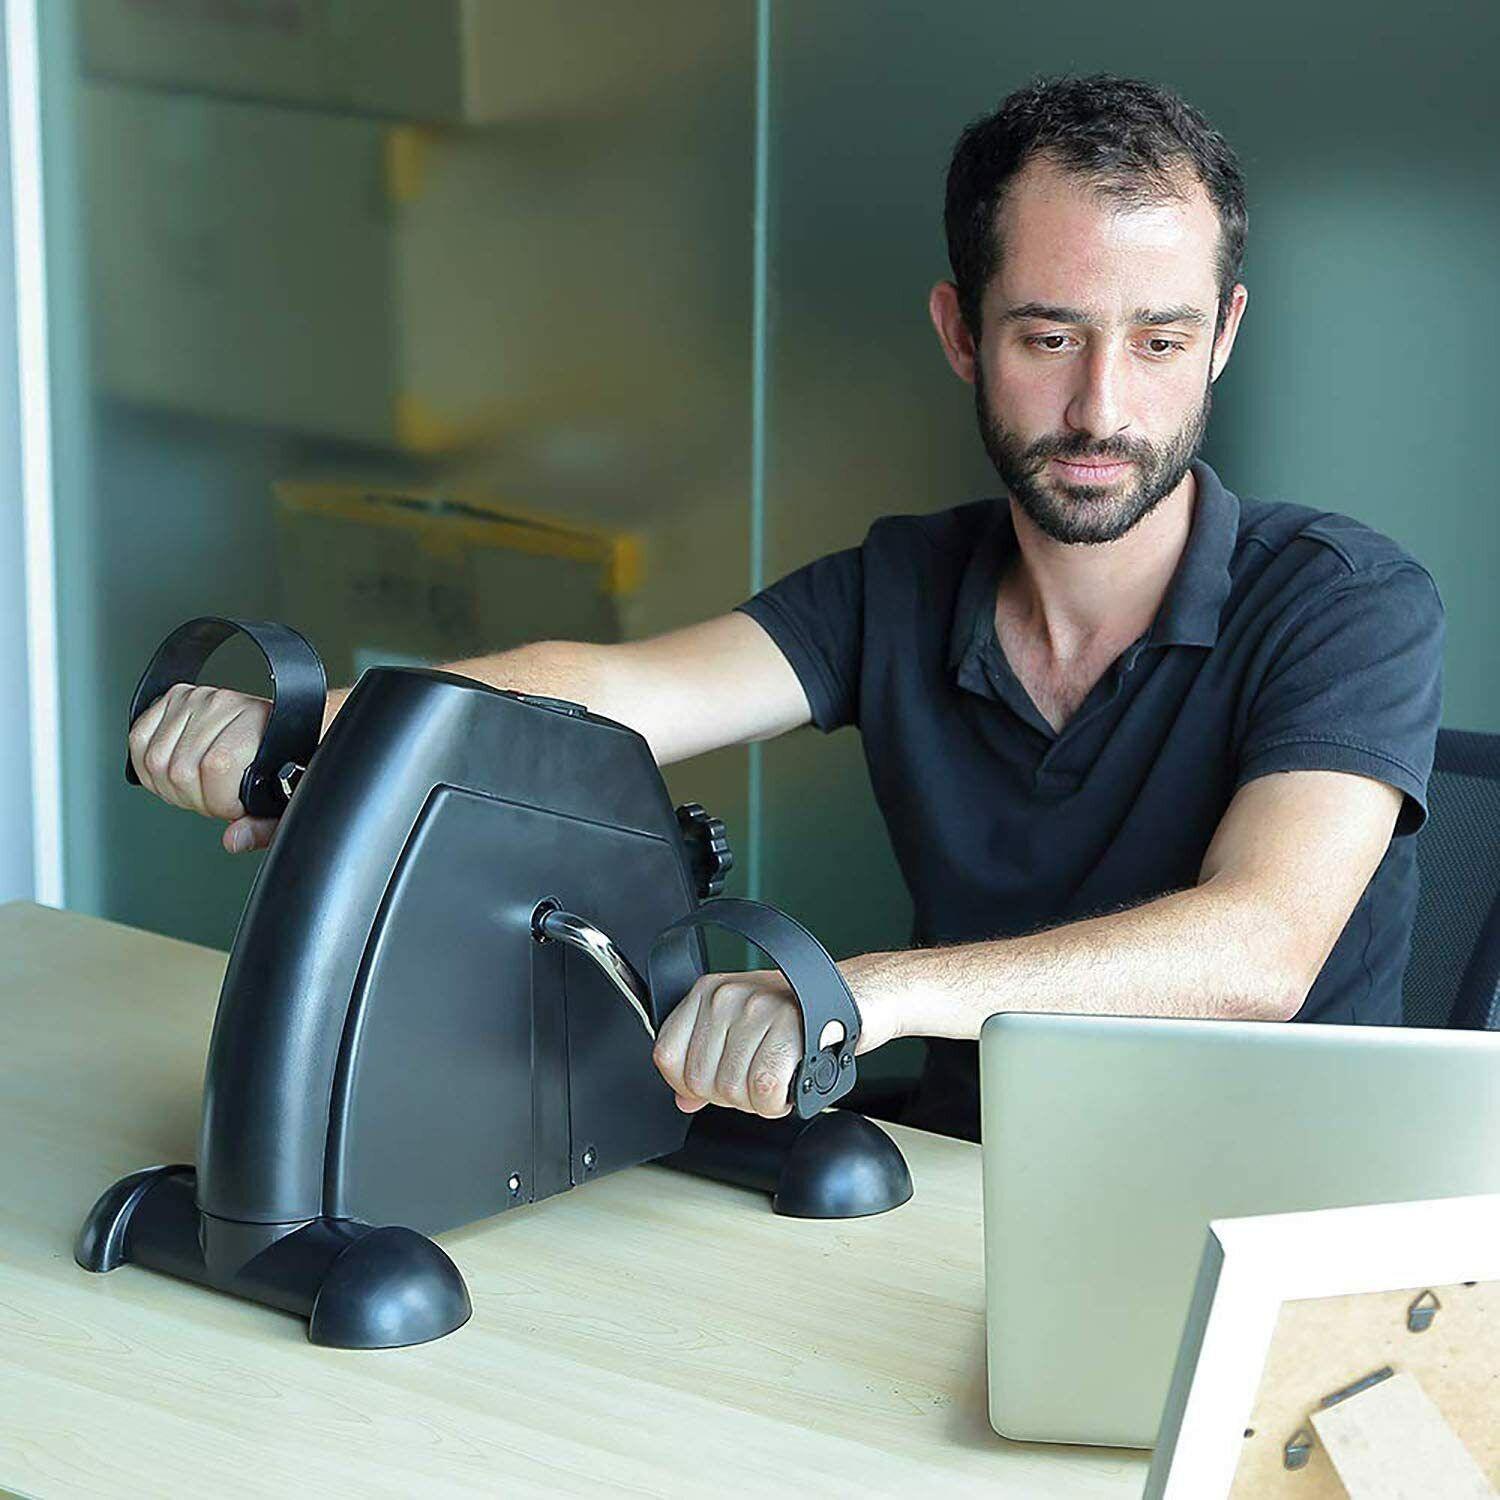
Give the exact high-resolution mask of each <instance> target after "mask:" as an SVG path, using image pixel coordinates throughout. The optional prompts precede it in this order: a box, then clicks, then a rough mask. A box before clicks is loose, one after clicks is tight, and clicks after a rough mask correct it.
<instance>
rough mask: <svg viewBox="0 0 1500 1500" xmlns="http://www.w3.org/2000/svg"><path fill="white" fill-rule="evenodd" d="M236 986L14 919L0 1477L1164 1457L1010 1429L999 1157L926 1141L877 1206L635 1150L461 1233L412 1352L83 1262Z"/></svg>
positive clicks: (649, 1491)
mask: <svg viewBox="0 0 1500 1500" xmlns="http://www.w3.org/2000/svg"><path fill="white" fill-rule="evenodd" d="M223 971H224V955H223V954H222V953H219V952H216V951H214V950H212V949H208V948H199V947H195V946H193V945H191V944H187V943H180V942H176V941H173V940H171V939H167V938H163V937H159V936H156V935H154V934H150V933H146V932H139V931H136V930H134V929H132V928H128V927H122V926H118V925H116V924H114V923H109V922H102V921H99V920H98V919H96V918H92V917H84V916H79V915H77V914H75V913H70V912H60V911H55V910H52V909H50V908H47V907H40V906H33V905H31V904H29V903H23V902H13V903H10V904H9V905H5V906H0V1047H3V1049H4V1050H3V1053H0V1491H4V1490H6V1489H9V1490H11V1491H14V1492H16V1493H18V1494H20V1495H23V1496H28V1497H37V1500H53V1497H60V1496H88V1497H91V1500H92V1497H97V1496H101V1495H109V1496H111V1497H124V1496H152V1497H160V1496H185V1495H199V1494H204V1495H212V1496H214V1497H215V1500H221V1497H229V1496H240V1495H253V1496H266V1495H289V1494H293V1493H307V1494H344V1493H348V1494H356V1493H358V1494H360V1495H391V1496H396V1495H400V1496H418V1495H419V1496H422V1497H429V1496H441V1495H501V1494H503V1495H516V1494H547V1495H581V1494H601V1493H606V1494H626V1495H650V1496H657V1495H689V1494H692V1495H717V1494H731V1493H732V1494H741V1495H747V1494H768V1495H769V1494H773V1493H774V1494H778V1495H785V1494H787V1493H788V1492H789V1491H791V1489H792V1487H793V1486H798V1487H801V1488H802V1489H803V1490H804V1492H805V1493H808V1494H811V1495H844V1494H849V1495H853V1494H861V1495H876V1494H889V1495H896V1494H900V1495H904V1496H929V1495H942V1496H945V1497H946V1496H958V1495H981V1494H982V1495H985V1496H986V1497H989V1500H998V1497H1015V1500H1046V1497H1052V1496H1058V1497H1074V1496H1077V1497H1085V1496H1087V1497H1094V1496H1125V1495H1129V1496H1136V1495H1139V1493H1140V1490H1141V1486H1142V1484H1143V1483H1144V1479H1145V1469H1146V1460H1145V1457H1144V1456H1143V1455H1140V1454H1133V1453H1126V1452H1119V1451H1114V1450H1106V1449H1087V1448H1055V1447H1047V1446H1044V1445H1027V1444H1016V1443H1007V1442H1005V1441H1003V1440H1002V1439H1000V1438H998V1437H997V1436H996V1435H995V1434H994V1432H992V1431H991V1429H990V1427H989V1425H988V1422H987V1420H986V1416H985V1375H984V1326H983V1306H984V1288H983V1277H982V1272H981V1255H980V1177H979V1153H978V1149H977V1148H976V1147H974V1146H971V1145H969V1144H967V1143H965V1142H958V1141H949V1140H945V1139H943V1138H941V1137H938V1136H932V1135H927V1134H925V1133H922V1132H918V1131H910V1130H901V1129H893V1131H892V1133H893V1134H894V1135H895V1136H896V1137H897V1139H898V1140H899V1141H900V1143H901V1145H902V1147H903V1149H904V1150H905V1151H906V1154H907V1159H908V1160H909V1162H910V1163H911V1169H912V1175H913V1177H914V1178H915V1181H916V1196H915V1197H914V1198H913V1200H912V1201H911V1202H910V1203H908V1204H906V1205H905V1206H903V1207H902V1208H899V1209H897V1210H895V1211H894V1212H892V1213H889V1214H883V1215H880V1216H878V1217H875V1218H871V1219H857V1220H850V1221H842V1222H837V1223H815V1222H809V1221H799V1220H796V1219H783V1218H779V1217H777V1216H776V1215H774V1214H773V1213H772V1212H771V1211H770V1208H769V1205H768V1204H767V1202H766V1200H765V1199H764V1198H763V1197H762V1196H760V1195H757V1194H755V1193H751V1192H747V1191H743V1190H741V1189H737V1188H731V1187H727V1186H724V1185H721V1184H717V1183H711V1182H706V1181H702V1180H699V1179H696V1178H691V1177H686V1176H683V1175H681V1174H679V1173H676V1172H669V1171H667V1170H666V1169H664V1168H662V1167H656V1166H644V1167H635V1168H632V1169H630V1170H628V1171H624V1172H619V1173H615V1174H614V1175H612V1176H610V1177H606V1178H603V1179H601V1180H600V1181H599V1182H597V1183H594V1184H591V1185H590V1186H588V1187H586V1188H581V1189H578V1190H576V1191H573V1192H570V1193H567V1194H564V1195H563V1196H561V1197H558V1198H553V1199H550V1200H548V1201H546V1202H543V1203H539V1204H536V1205H534V1206H530V1207H527V1208H522V1209H517V1210H514V1211H512V1212H510V1213H508V1214H504V1215H501V1216H499V1217H497V1218H494V1219H490V1220H487V1221H485V1222H484V1223H481V1224H477V1225H474V1226H471V1227H469V1228H467V1229H462V1230H456V1231H453V1232H452V1233H449V1234H446V1235H443V1236H441V1243H442V1244H443V1246H444V1248H445V1249H446V1250H447V1251H448V1253H449V1254H450V1255H451V1256H452V1257H453V1259H454V1261H455V1262H456V1263H457V1264H458V1267H459V1269H460V1270H461V1271H462V1272H463V1274H464V1277H465V1279H466V1280H467V1282H468V1285H469V1291H470V1294H471V1296H472V1297H473V1301H474V1316H473V1318H472V1319H471V1320H470V1321H469V1323H468V1324H467V1325H465V1327H463V1328H462V1329H460V1330H459V1331H458V1332H457V1333H454V1334H452V1335H450V1336H449V1337H448V1338H445V1339H440V1340H438V1341H437V1342H435V1343H431V1344H424V1345H420V1346H418V1347H415V1348H411V1349H397V1350H385V1351H354V1350H337V1349H324V1348H318V1347H315V1346H314V1345H312V1344H309V1343H308V1342H307V1338H306V1331H305V1325H304V1323H303V1322H302V1320H301V1319H299V1318H295V1317H292V1316H289V1315H287V1314H284V1313H280V1312H277V1311H275V1310H274V1309H270V1308H266V1307H262V1306H260V1305H258V1304H255V1303H251V1302H244V1301H240V1300H237V1299H235V1298H232V1297H228V1296H225V1295H223V1294H222V1293H219V1292H213V1291H208V1290H206V1289H204V1288H201V1287H197V1286H193V1285H190V1284H188V1283H185V1282H179V1281H174V1280H172V1279H171V1278H169V1277H166V1276H163V1275H160V1274H158V1273H156V1272H154V1271H145V1270H141V1269H139V1268H137V1267H135V1266H129V1265H127V1266H123V1267H121V1268H120V1269H119V1270H117V1271H114V1272H112V1273H110V1274H109V1275H107V1276H94V1275H90V1274H89V1273H88V1272H86V1271H83V1270H81V1269H80V1268H79V1267H78V1266H77V1265H76V1264H75V1263H74V1261H73V1249H72V1247H73V1237H74V1235H75V1233H76V1232H77V1229H78V1226H79V1224H80V1222H81V1221H82V1219H83V1217H84V1215H85V1213H86V1212H87V1211H88V1209H89V1206H90V1205H91V1203H92V1202H93V1200H94V1198H95V1197H96V1196H97V1194H98V1193H100V1192H101V1191H102V1190H103V1189H104V1188H105V1187H107V1186H108V1185H109V1184H110V1183H111V1182H112V1181H114V1180H115V1178H117V1177H119V1176H121V1175H122V1174H124V1173H125V1172H128V1171H131V1170H133V1169H135V1168H138V1167H145V1166H150V1165H153V1164H155V1163H158V1162H168V1161H192V1159H193V1156H194V1152H195V1141H196V1137H197V1128H198V1101H199V1093H200V1089H201V1087H202V1078H203V1062H204V1057H205V1055H206V1049H207V1044H208V1037H209V1031H210V1028H211V1026H212V1022H213V1014H214V1006H215V1003H216V1001H217V998H218V990H219V983H220V980H221V979H222V977H223Z"/></svg>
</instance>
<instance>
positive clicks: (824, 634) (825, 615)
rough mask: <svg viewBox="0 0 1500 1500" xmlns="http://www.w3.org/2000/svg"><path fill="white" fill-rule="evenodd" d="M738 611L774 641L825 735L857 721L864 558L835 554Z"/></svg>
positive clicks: (781, 581) (855, 553) (800, 570)
mask: <svg viewBox="0 0 1500 1500" xmlns="http://www.w3.org/2000/svg"><path fill="white" fill-rule="evenodd" d="M737 608H738V609H739V610H740V611H741V612H742V613H744V614H747V615H749V616H750V618H751V619H752V620H754V621H755V623H756V624H757V625H759V626H760V627H761V628H762V629H763V630H764V631H765V632H766V634H767V635H769V636H770V637H771V639H772V640H773V641H775V642H776V644H777V646H778V647H779V648H780V650H781V654H782V655H783V656H785V657H786V659H787V661H788V662H789V663H790V664H791V667H792V670H793V671H794V672H795V673H796V674H797V678H798V680H799V681H800V682H801V684H802V690H803V691H804V692H805V693H806V694H807V701H808V704H809V705H810V706H811V708H812V721H813V723H814V724H816V725H817V727H818V728H819V729H821V730H822V731H823V732H824V733H825V734H828V733H831V732H832V731H833V730H835V729H841V728H843V727H844V726H845V725H846V724H853V723H856V722H857V720H858V718H859V669H860V659H861V655H862V648H863V638H864V559H863V556H862V554H861V551H860V549H859V548H858V547H851V548H848V549H847V550H845V551H843V552H831V553H829V554H828V556H826V557H820V558H818V559H817V560H816V561H814V562H810V563H808V564H807V565H806V566H805V567H801V568H798V569H797V570H796V572H794V573H788V574H787V575H786V577H785V578H782V579H779V580H778V581H777V582H775V583H773V584H771V586H770V587H769V588H765V589H762V590H761V591H760V593H758V594H756V595H754V596H753V597H751V598H750V599H747V600H746V601H745V602H744V603H743V604H741V605H738V606H737Z"/></svg>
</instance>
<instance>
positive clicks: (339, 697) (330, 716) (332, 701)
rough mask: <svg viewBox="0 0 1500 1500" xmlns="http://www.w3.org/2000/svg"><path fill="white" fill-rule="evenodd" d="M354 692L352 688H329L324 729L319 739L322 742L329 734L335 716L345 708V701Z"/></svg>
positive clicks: (324, 702) (324, 712) (324, 713)
mask: <svg viewBox="0 0 1500 1500" xmlns="http://www.w3.org/2000/svg"><path fill="white" fill-rule="evenodd" d="M352 691H353V689H352V688H329V689H328V696H327V697H326V698H325V699H324V700H323V728H322V731H321V732H320V733H319V735H318V738H319V740H321V739H322V738H323V736H324V735H325V734H327V733H328V726H329V725H330V724H332V723H333V720H334V717H335V715H336V714H337V713H338V711H339V710H340V709H341V708H342V707H343V706H344V699H345V698H347V697H348V696H349V694H350V693H351V692H352Z"/></svg>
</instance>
